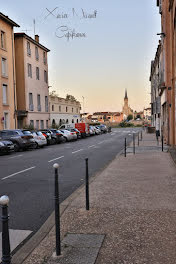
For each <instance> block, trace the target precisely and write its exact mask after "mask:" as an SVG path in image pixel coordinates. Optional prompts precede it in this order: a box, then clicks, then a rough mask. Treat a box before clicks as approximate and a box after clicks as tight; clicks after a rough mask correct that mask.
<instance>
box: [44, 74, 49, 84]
mask: <svg viewBox="0 0 176 264" xmlns="http://www.w3.org/2000/svg"><path fill="white" fill-rule="evenodd" d="M44 81H45V82H46V83H47V82H48V76H47V71H44Z"/></svg>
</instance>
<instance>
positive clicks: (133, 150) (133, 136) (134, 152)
mask: <svg viewBox="0 0 176 264" xmlns="http://www.w3.org/2000/svg"><path fill="white" fill-rule="evenodd" d="M133 154H135V134H134V133H133Z"/></svg>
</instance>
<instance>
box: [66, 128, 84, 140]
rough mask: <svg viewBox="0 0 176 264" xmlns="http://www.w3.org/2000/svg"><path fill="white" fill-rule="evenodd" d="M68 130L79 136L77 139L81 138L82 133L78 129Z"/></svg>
mask: <svg viewBox="0 0 176 264" xmlns="http://www.w3.org/2000/svg"><path fill="white" fill-rule="evenodd" d="M66 130H68V131H70V132H75V133H76V135H77V138H81V132H80V131H79V130H78V129H76V128H67V129H66Z"/></svg>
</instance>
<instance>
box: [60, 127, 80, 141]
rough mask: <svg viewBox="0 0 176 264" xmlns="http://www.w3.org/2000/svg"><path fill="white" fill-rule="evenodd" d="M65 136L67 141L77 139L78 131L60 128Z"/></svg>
mask: <svg viewBox="0 0 176 264" xmlns="http://www.w3.org/2000/svg"><path fill="white" fill-rule="evenodd" d="M60 131H61V132H62V134H63V136H64V138H65V139H66V141H71V140H77V134H76V132H71V131H68V130H65V129H61V130H60Z"/></svg>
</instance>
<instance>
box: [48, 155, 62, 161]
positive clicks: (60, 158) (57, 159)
mask: <svg viewBox="0 0 176 264" xmlns="http://www.w3.org/2000/svg"><path fill="white" fill-rule="evenodd" d="M62 158H64V156H60V157H58V158H55V159H52V160H49V161H48V162H52V161H55V160H59V159H62Z"/></svg>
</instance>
